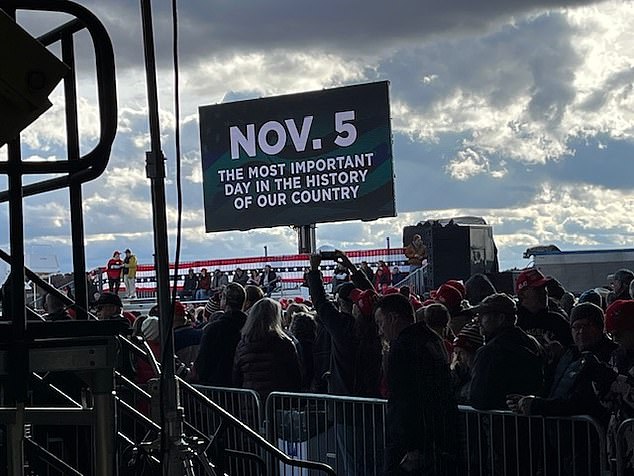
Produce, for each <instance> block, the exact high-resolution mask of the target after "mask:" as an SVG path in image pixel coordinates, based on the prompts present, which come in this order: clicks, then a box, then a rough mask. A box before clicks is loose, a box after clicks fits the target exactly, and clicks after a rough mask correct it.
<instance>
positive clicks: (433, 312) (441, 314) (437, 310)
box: [416, 303, 454, 362]
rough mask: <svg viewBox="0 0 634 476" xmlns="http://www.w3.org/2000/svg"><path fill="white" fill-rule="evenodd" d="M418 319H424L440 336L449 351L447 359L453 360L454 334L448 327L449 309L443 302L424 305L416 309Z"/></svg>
mask: <svg viewBox="0 0 634 476" xmlns="http://www.w3.org/2000/svg"><path fill="white" fill-rule="evenodd" d="M416 321H417V322H420V321H424V322H425V324H427V327H429V328H430V329H431V330H432V331H434V332H435V333H436V334H438V335H439V336H440V338H441V339H442V343H443V347H444V348H445V352H446V353H447V359H448V361H449V362H451V355H452V354H453V340H454V335H453V333H452V332H451V330H450V329H449V327H448V324H449V311H448V310H447V308H446V307H445V306H444V305H443V304H441V303H434V304H429V305H427V306H423V307H421V308H419V309H418V310H417V311H416Z"/></svg>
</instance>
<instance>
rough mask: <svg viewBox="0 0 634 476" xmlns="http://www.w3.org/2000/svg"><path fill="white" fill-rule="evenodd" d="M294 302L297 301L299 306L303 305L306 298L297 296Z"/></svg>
mask: <svg viewBox="0 0 634 476" xmlns="http://www.w3.org/2000/svg"><path fill="white" fill-rule="evenodd" d="M294 301H295V302H296V303H297V304H302V303H303V302H304V298H303V297H301V296H295V299H294Z"/></svg>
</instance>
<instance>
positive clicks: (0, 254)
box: [0, 0, 97, 320]
mask: <svg viewBox="0 0 634 476" xmlns="http://www.w3.org/2000/svg"><path fill="white" fill-rule="evenodd" d="M0 1H2V0H0ZM0 259H2V261H4V262H5V263H8V264H11V255H9V253H7V252H6V251H4V250H3V249H0ZM24 275H25V276H26V277H27V278H29V279H30V280H31V281H33V282H34V283H35V284H36V285H37V286H39V287H40V288H42V289H44V291H46V292H48V293H51V294H53V295H55V296H56V297H58V298H59V299H61V301H62V302H63V303H64V304H66V305H68V306H76V305H77V303H76V302H75V301H73V300H72V299H71V298H69V297H68V296H67V295H66V294H64V293H63V292H61V291H60V290H59V289H57V288H56V287H55V286H53V285H52V284H50V283H48V282H46V281H45V280H43V279H42V278H40V277H39V276H38V275H37V274H36V273H35V272H34V271H33V270H31V269H30V268H29V267H27V266H25V267H24ZM27 309H30V308H27ZM31 311H32V309H31ZM84 311H86V314H87V315H88V318H89V319H93V320H96V319H97V317H96V316H95V315H94V314H92V313H90V312H89V311H88V309H84ZM36 315H37V316H38V317H40V318H41V316H39V314H36ZM42 320H44V319H42Z"/></svg>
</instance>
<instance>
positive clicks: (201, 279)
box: [195, 268, 211, 301]
mask: <svg viewBox="0 0 634 476" xmlns="http://www.w3.org/2000/svg"><path fill="white" fill-rule="evenodd" d="M210 287H211V276H210V275H209V273H207V268H202V269H201V270H200V274H199V275H198V285H197V287H196V294H195V297H196V300H197V301H204V300H205V299H207V298H209V288H210Z"/></svg>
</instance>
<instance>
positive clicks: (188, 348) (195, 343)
mask: <svg viewBox="0 0 634 476" xmlns="http://www.w3.org/2000/svg"><path fill="white" fill-rule="evenodd" d="M173 328H174V354H176V356H177V357H178V359H179V360H180V361H181V362H182V363H183V364H185V365H186V366H187V367H188V368H190V369H191V367H192V366H193V365H194V361H195V360H196V357H198V349H199V348H200V341H201V339H202V335H203V332H202V329H196V328H194V327H192V324H191V322H190V320H189V318H188V316H187V310H186V309H185V306H183V304H182V303H180V302H178V301H176V302H175V303H174V323H173Z"/></svg>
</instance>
